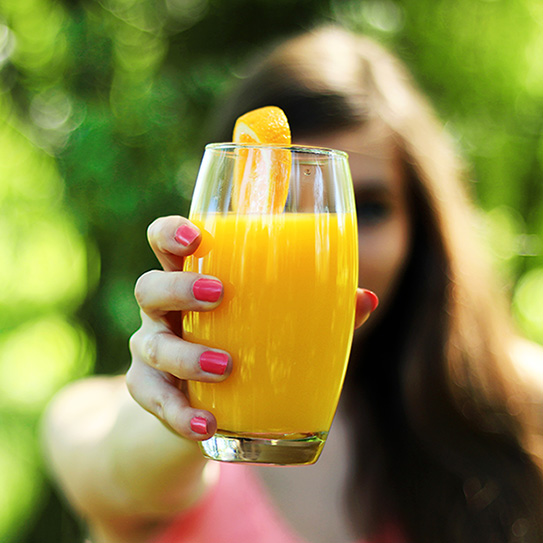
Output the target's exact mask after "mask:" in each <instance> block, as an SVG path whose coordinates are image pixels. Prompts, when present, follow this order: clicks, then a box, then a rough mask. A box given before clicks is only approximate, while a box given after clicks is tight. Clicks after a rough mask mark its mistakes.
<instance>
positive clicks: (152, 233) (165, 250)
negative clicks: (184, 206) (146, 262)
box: [147, 215, 202, 271]
mask: <svg viewBox="0 0 543 543" xmlns="http://www.w3.org/2000/svg"><path fill="white" fill-rule="evenodd" d="M147 239H148V240H149V245H150V246H151V249H152V250H153V252H154V253H155V255H156V257H157V258H158V261H159V262H160V264H161V265H162V267H163V269H164V270H165V271H177V270H182V269H183V258H184V257H185V256H188V255H191V254H192V253H194V251H195V250H196V249H197V248H198V246H199V245H200V242H201V241H202V234H201V232H200V230H199V229H198V227H197V226H195V225H194V224H192V223H191V222H190V221H189V220H188V219H185V218H184V217H181V216H179V215H171V216H169V217H161V218H159V219H156V220H155V221H153V222H152V223H151V224H150V225H149V228H148V229H147Z"/></svg>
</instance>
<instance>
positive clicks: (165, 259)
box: [126, 216, 378, 440]
mask: <svg viewBox="0 0 543 543" xmlns="http://www.w3.org/2000/svg"><path fill="white" fill-rule="evenodd" d="M148 238H149V243H150V245H151V248H152V249H153V251H154V253H155V255H156V256H157V258H158V260H159V262H160V263H161V265H162V267H163V268H164V271H157V270H155V271H150V272H147V273H145V274H144V275H142V276H141V277H140V278H139V280H138V282H137V284H136V290H135V294H136V299H137V301H138V304H139V306H140V308H141V318H142V324H141V327H140V328H139V330H138V331H137V332H136V333H135V334H134V335H133V336H132V338H131V340H130V350H131V352H132V365H131V367H130V369H129V371H128V373H127V376H126V382H127V386H128V389H129V391H130V393H131V395H132V396H133V398H134V399H135V400H136V401H137V402H138V403H139V404H140V405H141V406H142V407H144V408H145V409H146V410H147V411H149V412H150V413H152V414H154V415H155V416H156V417H158V419H159V420H161V421H162V422H163V423H164V424H165V425H166V426H168V427H169V428H170V429H172V430H173V431H174V432H176V433H178V434H180V435H181V436H183V437H186V438H188V439H192V440H204V439H208V438H209V437H211V436H212V435H213V434H214V433H215V431H216V429H217V422H216V420H215V417H214V416H213V414H212V413H210V412H208V411H204V410H202V409H193V408H192V407H190V405H189V401H188V398H187V395H186V386H185V385H186V381H188V380H194V381H205V382H219V381H223V380H224V379H226V378H227V377H228V375H229V374H230V373H231V371H232V359H231V357H230V355H229V354H228V353H227V352H226V351H221V350H218V349H208V348H207V347H204V346H203V345H197V344H194V343H189V342H187V341H184V340H183V339H182V337H181V332H182V326H181V311H211V310H213V309H215V308H216V307H217V306H218V305H219V304H220V303H221V300H222V296H223V289H222V284H221V282H220V280H219V279H218V278H216V277H210V276H203V275H199V274H196V273H192V272H183V271H182V269H183V258H184V257H185V256H188V255H190V254H192V253H193V252H194V251H195V250H196V249H197V248H198V246H199V244H200V242H201V232H200V231H199V229H198V228H197V227H196V226H194V225H193V224H192V223H191V222H189V221H188V220H187V219H184V218H182V217H178V216H170V217H165V218H161V219H157V220H156V221H155V222H153V223H152V224H151V226H150V227H149V230H148ZM377 303H378V302H377V297H376V296H375V294H373V293H372V292H370V291H368V290H365V289H358V292H357V304H356V319H355V325H356V327H359V326H361V325H362V324H363V323H364V322H365V321H366V320H367V319H368V317H369V316H370V314H371V312H372V311H373V310H374V309H375V308H376V307H377Z"/></svg>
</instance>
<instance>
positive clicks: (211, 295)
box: [192, 279, 222, 302]
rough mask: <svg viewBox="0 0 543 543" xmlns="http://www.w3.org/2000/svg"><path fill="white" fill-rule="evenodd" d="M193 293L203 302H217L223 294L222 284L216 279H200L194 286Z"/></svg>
mask: <svg viewBox="0 0 543 543" xmlns="http://www.w3.org/2000/svg"><path fill="white" fill-rule="evenodd" d="M192 293H193V294H194V297H195V298H196V299H197V300H200V301H201V302H217V301H218V300H219V298H220V297H221V294H222V283H221V282H220V281H216V280H214V279H198V281H196V282H195V283H194V285H192Z"/></svg>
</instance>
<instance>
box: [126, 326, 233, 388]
mask: <svg viewBox="0 0 543 543" xmlns="http://www.w3.org/2000/svg"><path fill="white" fill-rule="evenodd" d="M130 351H131V353H132V356H133V358H138V359H140V360H142V361H143V362H145V364H147V365H148V366H151V367H153V368H154V369H156V370H158V371H161V372H165V373H169V374H171V375H173V376H175V377H177V378H179V379H183V380H191V381H203V382H211V383H215V382H220V381H224V379H226V378H227V377H228V376H229V375H230V373H231V371H232V359H231V357H230V356H229V355H228V353H226V352H224V351H220V350H218V349H209V348H207V347H204V346H203V345H198V344H196V343H190V342H188V341H185V340H183V339H181V338H180V337H178V336H176V335H175V334H173V333H172V332H170V331H169V330H164V331H159V332H157V331H155V330H152V331H151V332H150V333H148V332H147V333H146V332H144V328H143V327H142V328H140V329H139V330H138V331H137V332H136V333H135V334H134V335H133V336H132V337H131V338H130Z"/></svg>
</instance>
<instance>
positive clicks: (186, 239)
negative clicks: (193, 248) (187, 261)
mask: <svg viewBox="0 0 543 543" xmlns="http://www.w3.org/2000/svg"><path fill="white" fill-rule="evenodd" d="M199 233H200V232H198V230H196V228H194V227H193V226H190V224H182V225H181V226H180V227H179V228H178V229H177V230H176V231H175V241H177V242H178V243H180V244H181V245H184V246H185V247H187V246H189V245H190V244H191V243H192V242H193V241H194V240H195V239H196V238H197V237H198V234H199Z"/></svg>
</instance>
